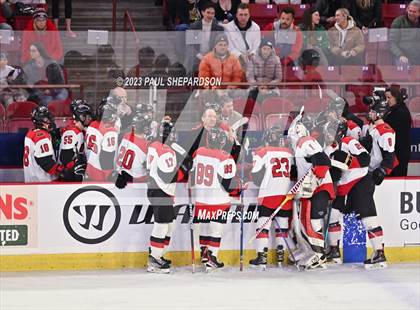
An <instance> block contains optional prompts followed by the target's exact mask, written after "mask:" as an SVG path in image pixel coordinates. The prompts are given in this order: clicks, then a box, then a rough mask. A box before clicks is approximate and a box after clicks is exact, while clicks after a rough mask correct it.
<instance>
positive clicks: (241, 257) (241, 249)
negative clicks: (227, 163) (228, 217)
mask: <svg viewBox="0 0 420 310" xmlns="http://www.w3.org/2000/svg"><path fill="white" fill-rule="evenodd" d="M242 155H243V154H242ZM244 164H245V155H243V156H242V167H241V180H242V182H243V180H244V174H245V173H244V169H245V168H244ZM244 211H245V205H244V189H243V188H242V191H241V235H240V244H239V271H243V270H244Z"/></svg>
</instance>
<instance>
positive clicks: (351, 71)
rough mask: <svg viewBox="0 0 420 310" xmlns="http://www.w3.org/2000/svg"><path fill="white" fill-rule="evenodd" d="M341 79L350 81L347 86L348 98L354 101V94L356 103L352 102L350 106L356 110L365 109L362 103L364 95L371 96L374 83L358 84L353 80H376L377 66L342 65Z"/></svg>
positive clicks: (361, 110)
mask: <svg viewBox="0 0 420 310" xmlns="http://www.w3.org/2000/svg"><path fill="white" fill-rule="evenodd" d="M341 81H342V82H348V84H347V85H346V87H345V90H344V91H345V93H346V98H347V97H348V98H349V99H350V101H352V100H351V99H352V97H353V96H352V95H354V104H353V105H352V104H350V108H351V109H354V111H356V112H363V111H365V110H364V109H365V106H364V105H363V103H362V98H363V97H364V96H370V95H371V94H372V91H373V86H372V85H360V84H358V85H356V84H351V82H358V83H361V82H374V81H375V66H374V65H368V66H342V67H341Z"/></svg>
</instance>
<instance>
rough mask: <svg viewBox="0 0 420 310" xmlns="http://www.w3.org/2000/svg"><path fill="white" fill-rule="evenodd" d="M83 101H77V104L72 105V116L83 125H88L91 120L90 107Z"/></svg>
mask: <svg viewBox="0 0 420 310" xmlns="http://www.w3.org/2000/svg"><path fill="white" fill-rule="evenodd" d="M83 101H84V102H83V103H79V105H78V106H75V107H73V111H72V112H73V117H74V119H75V120H76V121H78V122H81V123H82V124H83V126H85V127H87V126H89V124H90V122H91V121H92V108H91V107H90V106H89V105H88V104H87V102H86V101H85V100H83Z"/></svg>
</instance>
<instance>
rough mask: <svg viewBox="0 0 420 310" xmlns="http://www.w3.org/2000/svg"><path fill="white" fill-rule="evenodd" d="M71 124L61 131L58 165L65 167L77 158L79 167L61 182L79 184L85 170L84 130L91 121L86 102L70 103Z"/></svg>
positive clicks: (90, 113) (89, 109) (76, 101)
mask: <svg viewBox="0 0 420 310" xmlns="http://www.w3.org/2000/svg"><path fill="white" fill-rule="evenodd" d="M70 108H71V111H72V113H73V122H72V123H71V124H70V125H68V126H66V127H65V128H64V129H63V132H62V135H61V143H60V155H59V159H60V163H61V164H63V165H67V164H68V163H70V162H71V161H72V160H74V159H75V158H78V162H79V165H78V166H77V167H74V169H73V173H68V174H66V177H65V178H61V179H60V180H62V181H67V182H80V181H83V176H84V174H85V170H86V155H85V139H84V133H85V132H84V130H85V128H86V127H87V126H89V124H90V122H91V121H92V109H91V107H90V106H89V104H88V103H87V101H86V100H83V99H76V100H73V102H72V103H71V106H70Z"/></svg>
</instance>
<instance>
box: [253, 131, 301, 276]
mask: <svg viewBox="0 0 420 310" xmlns="http://www.w3.org/2000/svg"><path fill="white" fill-rule="evenodd" d="M263 141H264V144H265V146H263V147H261V148H258V149H257V150H256V151H255V154H254V156H253V162H254V164H253V168H252V171H251V173H252V180H253V182H254V184H255V185H256V186H258V187H259V192H258V223H257V226H258V227H260V226H262V224H263V223H265V222H266V220H267V218H268V217H269V216H271V214H272V213H273V212H274V210H275V209H276V208H277V207H278V206H279V205H280V204H281V203H282V202H283V200H284V199H285V198H286V194H287V193H288V192H289V190H290V189H291V187H292V186H293V182H292V180H291V179H296V166H295V165H294V156H293V153H292V150H291V149H289V148H288V147H285V146H284V139H283V130H282V129H280V128H279V127H272V128H270V129H269V130H268V131H267V132H266V133H265V134H264V138H263ZM292 208H293V201H292V200H291V201H289V202H287V203H286V204H285V205H284V206H283V207H282V209H281V210H280V211H279V212H278V213H277V215H276V217H277V219H278V227H276V228H275V241H276V256H277V263H278V264H279V266H280V265H281V263H282V262H283V259H284V249H283V245H282V244H281V239H282V238H288V231H289V223H290V221H291V218H292ZM270 224H271V223H270ZM270 224H268V225H267V226H266V228H265V229H263V230H262V231H261V233H260V234H259V235H258V236H257V239H256V242H257V257H256V258H255V259H252V260H250V261H249V263H250V264H251V265H254V266H260V267H261V269H263V270H265V269H266V266H267V252H268V238H269V230H270Z"/></svg>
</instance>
